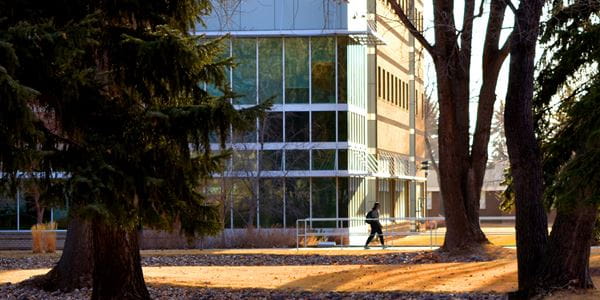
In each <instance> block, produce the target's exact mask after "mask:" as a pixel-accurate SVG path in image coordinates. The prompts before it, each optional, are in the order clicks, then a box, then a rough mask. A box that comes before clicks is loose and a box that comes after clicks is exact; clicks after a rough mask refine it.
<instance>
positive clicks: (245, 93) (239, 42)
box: [231, 38, 257, 104]
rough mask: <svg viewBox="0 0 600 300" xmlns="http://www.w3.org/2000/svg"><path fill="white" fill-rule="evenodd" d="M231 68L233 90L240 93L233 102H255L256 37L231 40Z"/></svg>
mask: <svg viewBox="0 0 600 300" xmlns="http://www.w3.org/2000/svg"><path fill="white" fill-rule="evenodd" d="M231 46H232V55H233V57H234V58H235V63H236V66H235V67H234V68H233V78H232V81H233V82H232V87H233V92H235V93H236V94H238V95H240V97H237V98H234V99H233V103H234V104H256V91H257V88H256V39H255V38H248V39H245V38H236V39H232V40H231Z"/></svg>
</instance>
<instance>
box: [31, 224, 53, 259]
mask: <svg viewBox="0 0 600 300" xmlns="http://www.w3.org/2000/svg"><path fill="white" fill-rule="evenodd" d="M55 230H56V223H54V222H51V223H47V224H36V225H33V226H32V227H31V250H32V251H33V253H44V252H47V253H54V252H55V251H56V231H55Z"/></svg>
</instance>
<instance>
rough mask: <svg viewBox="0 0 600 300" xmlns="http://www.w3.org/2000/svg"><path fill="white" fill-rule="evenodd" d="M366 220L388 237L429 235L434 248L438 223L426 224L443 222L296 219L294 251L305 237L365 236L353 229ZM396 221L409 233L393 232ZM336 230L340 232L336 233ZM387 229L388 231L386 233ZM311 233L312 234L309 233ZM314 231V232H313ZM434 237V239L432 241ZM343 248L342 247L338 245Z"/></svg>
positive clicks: (423, 219)
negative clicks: (406, 225) (325, 224)
mask: <svg viewBox="0 0 600 300" xmlns="http://www.w3.org/2000/svg"><path fill="white" fill-rule="evenodd" d="M367 220H372V221H375V220H378V221H380V222H382V223H384V224H383V225H384V227H383V230H384V232H383V235H384V236H388V237H394V236H407V235H427V234H429V237H430V238H429V247H430V248H433V247H434V240H436V241H437V235H438V223H433V224H427V223H428V222H430V221H445V218H444V217H383V218H360V217H355V218H305V219H297V220H296V249H299V247H300V238H301V237H302V238H303V247H305V248H306V247H307V237H310V236H313V237H319V236H343V237H348V238H350V237H351V236H367V235H369V233H367V232H364V233H363V232H356V231H355V230H351V228H354V229H361V228H362V229H364V228H365V227H366V226H367V224H366V222H365V221H367ZM514 220H515V217H514V216H498V217H480V218H479V222H480V223H481V222H482V221H514ZM397 221H408V222H410V226H411V229H410V230H409V231H395V232H394V230H395V229H394V226H390V225H394V224H393V222H397ZM318 222H336V225H335V226H336V227H321V228H319V227H313V223H318ZM343 222H348V224H347V227H343V226H342V227H337V226H338V224H340V223H342V224H343ZM355 222H360V224H361V225H360V226H357V225H351V223H354V224H356V223H355ZM300 223H303V226H302V227H303V228H302V233H301V230H300V226H301V224H300ZM423 225H424V226H425V232H423V231H419V227H420V226H423ZM336 229H337V230H338V231H339V230H340V229H342V230H341V232H336ZM388 229H389V231H388ZM311 231H312V232H311ZM315 231H316V232H315ZM510 234H514V231H510V232H508V231H507V232H503V231H494V232H493V233H492V235H510ZM434 237H435V239H434ZM340 246H343V245H340Z"/></svg>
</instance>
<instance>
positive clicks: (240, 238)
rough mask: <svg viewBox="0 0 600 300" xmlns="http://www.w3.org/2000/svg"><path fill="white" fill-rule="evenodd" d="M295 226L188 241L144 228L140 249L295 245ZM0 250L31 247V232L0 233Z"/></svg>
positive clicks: (60, 238)
mask: <svg viewBox="0 0 600 300" xmlns="http://www.w3.org/2000/svg"><path fill="white" fill-rule="evenodd" d="M66 235H67V233H66V232H65V231H62V232H58V233H57V235H56V248H57V249H59V250H62V249H63V247H64V244H65V238H66ZM295 243H296V229H281V228H272V229H271V228H268V229H260V230H258V229H253V230H247V229H226V230H224V231H223V232H222V233H221V234H219V235H217V236H214V237H203V238H194V239H191V240H188V239H187V238H186V237H185V236H182V235H180V234H178V233H174V232H166V231H159V230H150V229H145V230H143V231H142V233H141V235H140V248H141V249H190V248H191V249H210V248H274V247H280V248H283V247H295V245H296V244H295ZM0 250H31V232H29V231H21V232H16V231H10V232H0Z"/></svg>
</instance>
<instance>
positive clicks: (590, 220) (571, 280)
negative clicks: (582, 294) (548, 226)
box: [537, 203, 598, 291]
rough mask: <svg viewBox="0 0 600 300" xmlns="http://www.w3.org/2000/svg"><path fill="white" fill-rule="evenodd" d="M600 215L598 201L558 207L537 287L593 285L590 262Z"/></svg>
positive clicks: (588, 286) (584, 286)
mask: <svg viewBox="0 0 600 300" xmlns="http://www.w3.org/2000/svg"><path fill="white" fill-rule="evenodd" d="M597 215H598V205H594V204H587V203H579V204H578V205H577V207H575V208H573V209H561V208H559V210H558V212H557V216H556V220H555V222H554V225H553V226H552V234H550V240H549V241H548V249H547V250H546V255H545V257H544V259H543V262H542V264H540V269H539V272H538V278H537V279H538V281H537V287H538V289H540V290H542V291H548V290H553V289H560V288H566V287H573V288H580V289H589V288H593V287H594V283H593V282H592V278H591V276H590V271H589V267H590V266H589V265H590V247H591V245H592V239H593V231H594V226H595V223H596V217H597Z"/></svg>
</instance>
